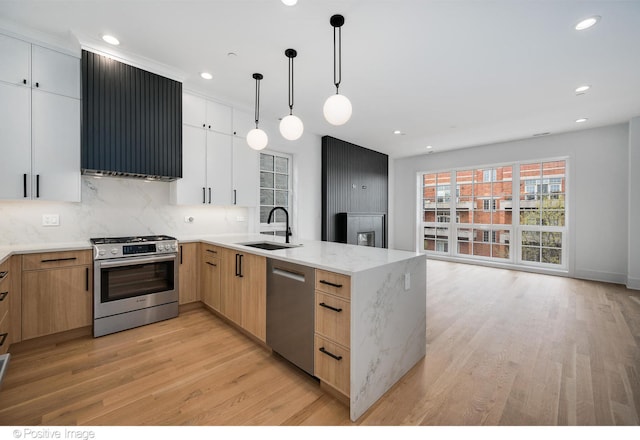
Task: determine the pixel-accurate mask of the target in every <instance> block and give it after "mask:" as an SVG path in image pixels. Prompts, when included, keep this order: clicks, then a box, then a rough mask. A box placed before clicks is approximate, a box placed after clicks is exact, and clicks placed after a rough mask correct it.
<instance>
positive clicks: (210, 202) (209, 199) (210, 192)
mask: <svg viewBox="0 0 640 440" xmlns="http://www.w3.org/2000/svg"><path fill="white" fill-rule="evenodd" d="M209 203H211V187H209Z"/></svg>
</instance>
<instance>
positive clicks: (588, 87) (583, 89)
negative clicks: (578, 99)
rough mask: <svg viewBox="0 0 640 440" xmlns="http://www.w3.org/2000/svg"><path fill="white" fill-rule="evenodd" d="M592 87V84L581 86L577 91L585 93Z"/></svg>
mask: <svg viewBox="0 0 640 440" xmlns="http://www.w3.org/2000/svg"><path fill="white" fill-rule="evenodd" d="M590 88H591V86H590V85H584V86H580V87H578V88H577V89H576V93H584V92H586V91H587V90H589V89H590Z"/></svg>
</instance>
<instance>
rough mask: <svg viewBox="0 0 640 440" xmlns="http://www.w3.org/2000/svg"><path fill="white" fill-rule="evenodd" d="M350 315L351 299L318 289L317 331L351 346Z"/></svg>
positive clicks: (346, 345)
mask: <svg viewBox="0 0 640 440" xmlns="http://www.w3.org/2000/svg"><path fill="white" fill-rule="evenodd" d="M350 316H351V303H349V301H345V300H344V299H341V298H338V297H335V296H332V295H327V294H324V293H322V292H319V291H316V315H315V320H316V333H319V334H321V335H322V336H324V337H327V338H329V339H331V340H333V341H335V342H338V343H339V344H341V345H344V346H345V347H349V346H350V335H351V332H350V324H349V323H350Z"/></svg>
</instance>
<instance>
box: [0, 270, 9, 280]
mask: <svg viewBox="0 0 640 440" xmlns="http://www.w3.org/2000/svg"><path fill="white" fill-rule="evenodd" d="M7 275H9V271H6V270H5V271H4V272H0V280H4V279H5V278H6V277H7Z"/></svg>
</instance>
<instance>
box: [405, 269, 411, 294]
mask: <svg viewBox="0 0 640 440" xmlns="http://www.w3.org/2000/svg"><path fill="white" fill-rule="evenodd" d="M409 289H411V274H410V273H409V272H407V273H405V274H404V290H409Z"/></svg>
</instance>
